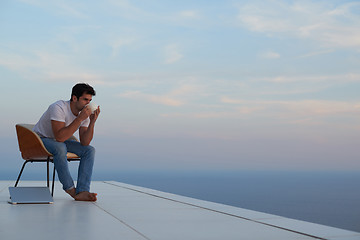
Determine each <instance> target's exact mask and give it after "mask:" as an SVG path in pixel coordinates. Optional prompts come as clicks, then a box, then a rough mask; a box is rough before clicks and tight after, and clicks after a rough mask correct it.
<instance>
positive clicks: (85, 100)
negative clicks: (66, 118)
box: [74, 93, 92, 111]
mask: <svg viewBox="0 0 360 240" xmlns="http://www.w3.org/2000/svg"><path fill="white" fill-rule="evenodd" d="M91 100H92V95H91V94H86V93H84V94H83V95H82V96H81V97H79V98H77V97H75V96H74V102H75V106H76V108H77V109H78V110H79V111H81V110H82V109H83V108H84V107H85V106H86V105H87V104H89V103H90V102H91Z"/></svg>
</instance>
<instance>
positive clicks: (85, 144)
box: [80, 141, 90, 146]
mask: <svg viewBox="0 0 360 240" xmlns="http://www.w3.org/2000/svg"><path fill="white" fill-rule="evenodd" d="M80 144H81V145H83V146H89V145H90V142H85V141H80Z"/></svg>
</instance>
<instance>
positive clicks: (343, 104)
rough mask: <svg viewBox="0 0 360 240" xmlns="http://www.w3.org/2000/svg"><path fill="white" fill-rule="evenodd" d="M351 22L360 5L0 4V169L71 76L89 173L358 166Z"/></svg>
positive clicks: (37, 0) (14, 162) (334, 1)
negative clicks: (80, 98)
mask: <svg viewBox="0 0 360 240" xmlns="http://www.w3.org/2000/svg"><path fill="white" fill-rule="evenodd" d="M359 29H360V2H359V1H344V0H327V1H306V0H305V1H290V0H269V1H256V0H255V1H254V0H251V1H245V0H244V1H242V0H239V1H237V0H223V1H215V0H206V1H205V0H198V1H190V0H182V1H165V0H150V1H140V0H104V1H94V0H89V1H70V0H61V1H44V0H11V1H1V3H0V76H1V85H2V88H1V90H2V94H1V95H0V101H1V109H2V114H1V118H0V131H1V136H0V151H1V161H2V162H3V165H2V169H3V170H2V172H5V171H6V172H11V173H12V172H14V173H17V171H18V169H19V168H20V166H21V164H22V160H21V157H20V153H19V151H18V146H17V140H16V133H15V124H16V123H36V122H37V121H38V119H39V118H40V116H41V115H42V113H43V112H44V111H45V110H46V109H47V107H48V106H49V105H50V104H51V103H53V102H55V101H57V100H60V99H61V100H68V99H70V93H71V88H72V86H73V85H75V84H76V83H78V82H86V83H89V84H90V85H92V86H93V87H94V88H95V90H96V92H97V94H96V96H95V97H94V98H93V101H94V102H95V103H97V104H99V105H100V108H101V114H100V116H99V119H98V121H97V124H96V132H95V137H94V140H93V142H92V145H93V146H95V147H96V149H97V158H96V164H95V168H96V169H97V170H98V171H99V172H100V171H103V172H106V171H113V172H114V171H115V172H116V171H120V170H295V169H301V170H330V171H332V170H358V169H359V168H360V152H359V150H358V149H359V147H358V144H359V143H360V134H359V133H360V114H359V113H360V96H359V90H360V31H359ZM0 172H1V171H0Z"/></svg>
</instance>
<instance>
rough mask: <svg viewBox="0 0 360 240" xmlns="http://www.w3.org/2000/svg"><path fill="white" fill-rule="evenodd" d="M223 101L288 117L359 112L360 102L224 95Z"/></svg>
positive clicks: (268, 113)
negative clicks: (256, 98)
mask: <svg viewBox="0 0 360 240" xmlns="http://www.w3.org/2000/svg"><path fill="white" fill-rule="evenodd" d="M221 102H222V103H226V104H235V105H242V106H248V107H250V108H255V107H257V108H258V109H261V111H262V112H263V113H264V112H266V114H267V115H274V116H275V115H279V114H281V116H288V117H291V116H292V117H294V118H296V117H302V118H308V117H309V116H328V115H334V116H337V115H342V114H351V115H353V114H358V112H359V110H360V104H359V103H358V102H345V101H330V100H328V101H327V100H298V101H295V100H293V101H290V100H289V101H276V100H243V99H233V98H229V97H226V96H224V97H222V98H221Z"/></svg>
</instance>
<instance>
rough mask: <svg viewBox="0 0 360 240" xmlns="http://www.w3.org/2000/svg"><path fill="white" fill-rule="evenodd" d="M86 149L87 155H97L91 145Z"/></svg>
mask: <svg viewBox="0 0 360 240" xmlns="http://www.w3.org/2000/svg"><path fill="white" fill-rule="evenodd" d="M85 148H86V153H87V154H89V155H93V156H94V155H95V148H94V147H93V146H91V145H88V146H86V147H85Z"/></svg>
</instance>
